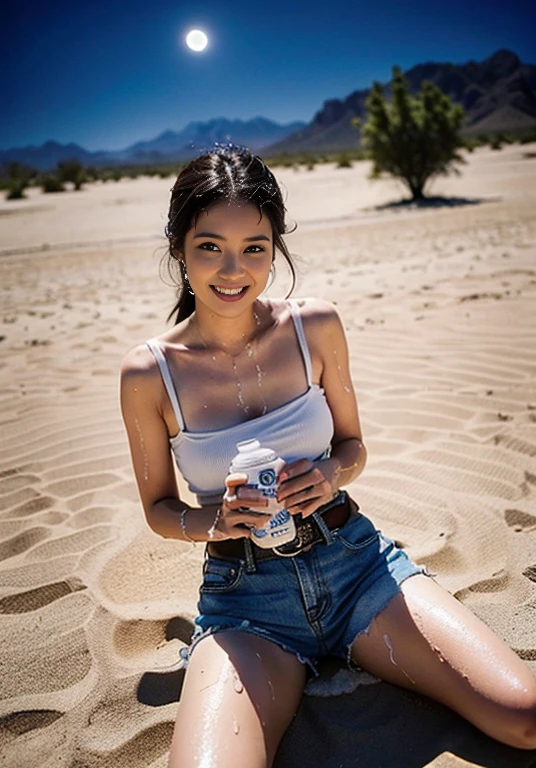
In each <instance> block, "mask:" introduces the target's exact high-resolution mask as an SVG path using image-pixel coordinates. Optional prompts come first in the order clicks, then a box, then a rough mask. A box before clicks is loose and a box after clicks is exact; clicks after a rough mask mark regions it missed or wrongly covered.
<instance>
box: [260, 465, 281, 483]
mask: <svg viewBox="0 0 536 768" xmlns="http://www.w3.org/2000/svg"><path fill="white" fill-rule="evenodd" d="M276 477H277V475H276V474H275V472H274V470H273V469H263V470H262V471H261V472H259V485H273V484H274V483H275V481H276Z"/></svg>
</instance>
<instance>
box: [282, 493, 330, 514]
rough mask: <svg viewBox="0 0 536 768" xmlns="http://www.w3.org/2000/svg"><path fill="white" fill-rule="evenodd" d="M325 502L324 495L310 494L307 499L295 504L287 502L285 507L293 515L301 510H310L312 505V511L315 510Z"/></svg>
mask: <svg viewBox="0 0 536 768" xmlns="http://www.w3.org/2000/svg"><path fill="white" fill-rule="evenodd" d="M323 503H324V497H323V496H311V495H309V496H308V497H307V498H306V499H303V500H302V501H299V502H296V503H295V504H287V505H286V506H285V509H286V510H287V512H290V514H291V515H297V514H298V513H300V512H301V513H303V512H304V511H306V510H308V509H309V508H310V507H312V511H313V512H314V511H315V509H318V507H320V506H322V504H323Z"/></svg>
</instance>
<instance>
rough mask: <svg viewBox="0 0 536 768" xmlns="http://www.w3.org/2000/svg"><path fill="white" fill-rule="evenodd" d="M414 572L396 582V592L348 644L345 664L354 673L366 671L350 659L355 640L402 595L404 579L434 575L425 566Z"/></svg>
mask: <svg viewBox="0 0 536 768" xmlns="http://www.w3.org/2000/svg"><path fill="white" fill-rule="evenodd" d="M415 568H416V570H414V571H413V570H412V571H411V572H410V573H407V574H405V575H404V576H403V577H402V578H401V579H400V581H399V582H398V592H396V593H395V594H394V595H389V596H388V598H387V600H386V601H385V602H384V603H383V605H382V606H381V608H380V609H379V610H378V611H377V612H376V613H375V615H374V616H373V617H372V619H371V620H370V621H369V623H368V624H367V626H366V627H365V628H364V629H360V630H359V632H357V633H356V635H355V637H354V638H353V640H352V642H351V643H349V644H348V645H347V646H346V647H347V653H346V664H347V666H348V667H349V668H350V669H353V670H354V671H356V672H361V671H366V670H363V667H361V666H360V665H359V664H358V663H357V662H355V661H354V660H353V659H352V648H353V647H354V643H355V641H356V640H357V638H358V637H361V635H363V634H368V633H369V632H370V628H371V626H372V623H373V622H374V619H376V618H377V617H378V616H379V615H380V613H381V612H382V611H384V610H385V609H386V608H387V606H388V605H389V603H390V602H391V600H393V599H394V598H395V597H397V596H398V595H400V594H402V590H401V589H400V585H401V584H403V583H404V581H406V579H411V577H412V576H419V575H420V574H422V575H423V576H428V578H430V579H433V578H434V576H435V575H436V574H434V573H430V571H429V570H428V568H427V567H426V566H425V565H415Z"/></svg>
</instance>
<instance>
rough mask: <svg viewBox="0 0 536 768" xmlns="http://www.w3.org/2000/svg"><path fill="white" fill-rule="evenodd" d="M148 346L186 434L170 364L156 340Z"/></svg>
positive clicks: (148, 343) (181, 428) (179, 423)
mask: <svg viewBox="0 0 536 768" xmlns="http://www.w3.org/2000/svg"><path fill="white" fill-rule="evenodd" d="M146 344H147V346H148V347H149V349H150V350H151V352H152V353H153V355H154V356H155V359H156V362H157V363H158V367H159V368H160V374H161V376H162V380H163V382H164V386H165V388H166V392H167V393H168V397H169V400H170V402H171V406H172V408H173V412H174V414H175V418H176V419H177V423H178V425H179V428H180V430H181V432H184V431H185V426H184V419H183V418H182V411H181V407H180V405H179V398H178V397H177V393H176V391H175V386H174V384H173V379H172V378H171V373H170V370H169V366H168V362H167V360H166V357H165V355H164V352H163V351H162V347H161V346H160V343H159V342H158V341H157V340H156V339H149V341H147V342H146Z"/></svg>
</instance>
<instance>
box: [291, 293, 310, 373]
mask: <svg viewBox="0 0 536 768" xmlns="http://www.w3.org/2000/svg"><path fill="white" fill-rule="evenodd" d="M289 304H290V312H291V314H292V320H293V321H294V328H295V329H296V336H297V337H298V342H299V344H300V349H301V353H302V357H303V362H304V364H305V370H306V373H307V385H308V386H309V387H310V386H311V385H312V383H313V365H312V362H311V353H310V351H309V347H308V345H307V339H306V338H305V331H304V329H303V322H302V319H301V315H300V310H299V307H298V304H297V302H296V301H295V300H294V299H290V300H289Z"/></svg>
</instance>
